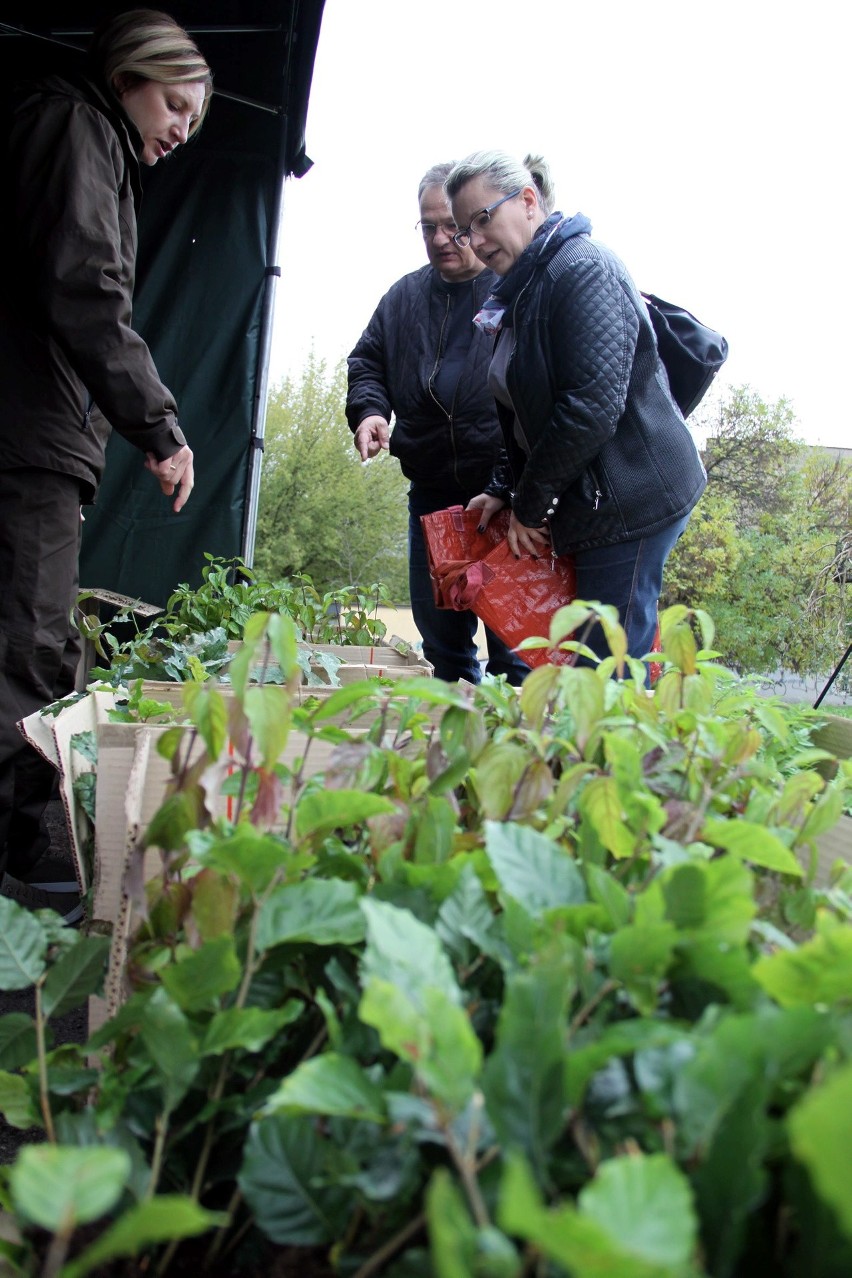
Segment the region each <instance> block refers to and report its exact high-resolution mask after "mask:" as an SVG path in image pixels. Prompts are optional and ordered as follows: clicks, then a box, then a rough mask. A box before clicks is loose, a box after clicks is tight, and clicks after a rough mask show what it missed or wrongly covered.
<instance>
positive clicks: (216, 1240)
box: [204, 1189, 243, 1269]
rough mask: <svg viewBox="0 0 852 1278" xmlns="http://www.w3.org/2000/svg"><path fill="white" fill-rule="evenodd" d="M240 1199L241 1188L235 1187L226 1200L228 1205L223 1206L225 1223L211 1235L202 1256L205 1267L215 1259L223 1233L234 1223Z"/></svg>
mask: <svg viewBox="0 0 852 1278" xmlns="http://www.w3.org/2000/svg"><path fill="white" fill-rule="evenodd" d="M242 1200H243V1195H242V1190H240V1189H235V1190H234V1192H233V1193H232V1194H231V1197H230V1200H229V1201H228V1206H227V1207H226V1208H225V1214H226V1215H227V1217H228V1220H227V1223H226V1224H224V1225H220V1226H219V1228H218V1229H217V1230H216V1233H215V1234H214V1235H213V1241H212V1242H211V1244H210V1246H209V1247H208V1248H207V1254H206V1255H205V1257H204V1268H205V1269H209V1268H210V1266H211V1265H212V1263H213V1261H214V1260H215V1259H216V1257H217V1256H218V1255H219V1252H220V1251H221V1250H222V1244H223V1242H224V1241H225V1235H226V1234H227V1232H228V1230H229V1229H230V1228H231V1225H232V1224H233V1223H234V1215H235V1214H236V1210H237V1208H238V1207H239V1205H240V1203H241V1202H242Z"/></svg>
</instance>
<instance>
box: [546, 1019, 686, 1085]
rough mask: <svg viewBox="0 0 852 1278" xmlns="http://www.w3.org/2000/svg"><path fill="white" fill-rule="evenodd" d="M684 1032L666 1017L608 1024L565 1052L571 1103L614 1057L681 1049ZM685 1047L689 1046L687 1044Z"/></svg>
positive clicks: (566, 1076) (566, 1079) (566, 1074)
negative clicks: (592, 1039)
mask: <svg viewBox="0 0 852 1278" xmlns="http://www.w3.org/2000/svg"><path fill="white" fill-rule="evenodd" d="M687 1041H688V1040H687V1035H686V1034H685V1032H684V1031H683V1030H682V1029H680V1028H679V1027H677V1026H676V1025H674V1024H670V1023H666V1022H665V1021H650V1020H642V1019H638V1018H637V1019H634V1020H629V1021H621V1022H619V1023H618V1024H615V1025H610V1026H608V1027H607V1028H606V1029H605V1030H603V1032H602V1033H601V1035H600V1037H599V1038H597V1039H595V1040H594V1041H593V1042H591V1043H588V1044H585V1045H584V1046H582V1047H575V1048H574V1049H573V1050H572V1051H570V1052H568V1053H567V1054H566V1056H565V1089H566V1095H567V1098H568V1100H569V1101H570V1103H571V1104H572V1105H574V1106H579V1105H580V1104H581V1103H582V1101H583V1096H584V1094H585V1090H586V1087H587V1086H588V1083H589V1080H590V1079H591V1078H592V1076H593V1075H594V1074H596V1073H597V1072H598V1070H601V1069H604V1067H605V1066H606V1065H608V1064H609V1062H610V1061H611V1060H613V1059H615V1058H616V1057H620V1056H631V1055H633V1054H634V1053H639V1052H643V1051H653V1050H662V1049H666V1048H668V1047H670V1046H671V1045H672V1044H674V1045H675V1047H676V1049H677V1050H678V1051H680V1049H681V1047H682V1045H683V1044H684V1043H685V1042H687ZM686 1050H688V1051H689V1050H690V1049H689V1048H688V1047H687V1049H686Z"/></svg>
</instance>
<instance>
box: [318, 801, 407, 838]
mask: <svg viewBox="0 0 852 1278" xmlns="http://www.w3.org/2000/svg"><path fill="white" fill-rule="evenodd" d="M396 810H397V809H396V805H395V804H394V803H393V802H392V801H391V800H390V799H385V798H383V797H382V795H380V794H362V793H361V791H360V790H319V791H314V792H313V793H309V794H305V795H303V796H302V798H301V799H300V800H299V804H298V806H297V808H296V833H297V835H298V837H299V838H300V839H304V838H307V837H308V835H311V834H328V833H329V832H330V831H331V830H336V829H338V828H341V829H345V828H346V827H348V826H350V825H360V824H361V822H362V821H366V820H367V818H368V817H372V816H378V815H379V814H381V813H386V812H387V813H392V812H396Z"/></svg>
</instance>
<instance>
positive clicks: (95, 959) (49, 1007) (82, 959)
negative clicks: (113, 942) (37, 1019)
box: [41, 936, 109, 1016]
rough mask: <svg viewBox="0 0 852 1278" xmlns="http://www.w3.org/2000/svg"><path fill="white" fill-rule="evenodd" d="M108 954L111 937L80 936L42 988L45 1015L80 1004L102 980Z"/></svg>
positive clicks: (62, 1011) (63, 1011)
mask: <svg viewBox="0 0 852 1278" xmlns="http://www.w3.org/2000/svg"><path fill="white" fill-rule="evenodd" d="M108 956H109V938H108V937H105V936H81V937H80V938H79V939H78V941H77V944H76V945H73V946H72V947H71V948H70V949H69V950H66V952H65V953H64V954H63V955H62V956H61V957H60V958H59V959H58V960H57V961H56V962H55V963H54V964H53V966H52V967H51V969H50V971H49V972H48V974H47V977H46V979H45V982H44V986H43V988H42V996H41V1001H42V1011H43V1012H44V1015H45V1016H63V1015H64V1014H65V1013H66V1012H70V1011H71V1009H72V1008H74V1007H79V1006H80V1004H81V1003H83V1002H84V1001H85V1000H86V999H87V998H88V997H89V995H90V994H95V993H96V992H97V991H98V990H99V989H100V987H101V985H102V983H103V979H104V976H105V974H106V962H107V958H108Z"/></svg>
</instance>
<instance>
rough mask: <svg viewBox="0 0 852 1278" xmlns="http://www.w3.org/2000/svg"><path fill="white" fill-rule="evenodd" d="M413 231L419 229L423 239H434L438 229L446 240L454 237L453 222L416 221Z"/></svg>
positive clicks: (454, 225)
mask: <svg viewBox="0 0 852 1278" xmlns="http://www.w3.org/2000/svg"><path fill="white" fill-rule="evenodd" d="M414 229H415V231H419V232H420V234H421V235H422V236H423V238H424V240H434V238H435V236H436V235H437V234H438V232H439V231H443V232H444V234H445V235H446V237H447V239H448V240H451V239H454V238H455V233H456V224H455V222H416V223H415V226H414Z"/></svg>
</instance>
